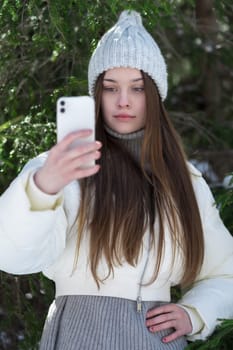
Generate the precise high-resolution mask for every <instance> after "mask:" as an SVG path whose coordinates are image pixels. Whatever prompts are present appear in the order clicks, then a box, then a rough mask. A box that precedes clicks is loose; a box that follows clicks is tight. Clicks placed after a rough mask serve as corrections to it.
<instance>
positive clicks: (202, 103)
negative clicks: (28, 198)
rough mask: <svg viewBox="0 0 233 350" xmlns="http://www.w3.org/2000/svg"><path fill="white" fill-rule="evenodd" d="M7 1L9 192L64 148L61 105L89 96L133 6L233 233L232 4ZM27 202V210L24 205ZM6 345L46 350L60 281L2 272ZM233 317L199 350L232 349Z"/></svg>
mask: <svg viewBox="0 0 233 350" xmlns="http://www.w3.org/2000/svg"><path fill="white" fill-rule="evenodd" d="M210 2H211V1H209V3H210ZM200 3H202V5H203V4H205V3H206V1H205V0H202V1H201V2H200V0H199V1H198V0H197V1H194V0H187V1H184V0H177V1H175V0H173V1H167V0H166V1H165V0H153V1H152V0H137V1H136V0H129V1H125V0H112V1H110V0H103V1H101V0H96V1H90V0H86V1H82V0H66V1H64V0H44V1H43V0H42V1H41V0H2V1H1V4H0V51H1V55H0V111H1V112H0V193H2V192H3V191H4V189H5V188H7V186H8V185H9V183H10V182H11V181H12V180H13V179H14V177H15V176H16V175H17V174H18V172H19V171H20V170H21V169H22V167H23V165H24V164H25V163H26V162H27V160H28V159H30V158H32V157H34V156H36V155H37V154H39V153H41V152H43V151H46V150H47V149H49V148H50V147H51V146H52V145H53V144H54V143H55V142H56V133H55V131H56V120H55V104H56V100H57V98H58V97H60V96H62V95H84V94H87V65H88V60H89V57H90V55H91V52H92V51H93V50H94V48H95V47H96V44H97V42H98V40H99V38H100V37H101V36H102V34H103V33H104V32H105V31H106V30H107V29H108V28H109V27H110V26H111V25H112V24H113V23H115V21H116V19H117V17H118V15H119V14H120V12H121V11H122V10H124V9H126V8H132V9H134V10H137V11H139V12H140V13H141V14H142V16H143V20H144V25H145V27H146V28H147V29H148V30H149V31H150V32H151V33H152V35H153V36H154V37H155V39H156V41H157V42H158V44H159V46H160V47H161V50H162V52H163V54H164V55H165V58H166V61H167V65H168V72H169V95H168V98H167V100H166V103H165V104H166V107H167V109H168V111H169V114H170V116H171V118H172V119H173V121H174V122H175V124H176V126H177V128H178V130H179V132H180V133H181V135H182V138H183V141H184V144H185V147H186V150H187V152H188V155H189V157H190V158H192V159H194V158H195V159H196V160H198V161H205V162H208V164H209V165H210V166H211V167H212V168H213V170H214V172H215V174H216V179H217V180H216V179H215V180H213V177H212V176H211V175H210V174H209V173H208V172H207V173H206V174H205V176H206V178H207V180H208V181H209V183H210V185H211V186H212V187H213V190H214V193H215V195H216V199H217V201H218V203H219V206H220V209H221V215H222V217H223V218H224V221H225V222H226V224H227V226H228V228H229V229H230V231H231V232H233V219H232V203H233V190H232V188H230V187H228V188H227V189H225V188H224V187H223V186H222V185H221V183H222V179H223V177H224V176H225V175H226V174H228V173H230V172H232V170H233V157H232V155H233V151H232V148H233V138H232V129H233V123H232V113H233V103H232V90H233V89H232V85H233V82H232V72H233V69H232V68H233V50H232V22H233V11H232V10H233V5H232V1H230V0H222V1H217V0H216V1H213V6H214V10H212V12H211V15H212V17H211V16H210V17H211V18H210V19H209V22H208V21H207V20H208V16H207V15H205V16H202V15H203V12H202V11H201V10H203V9H201V10H200ZM19 205H20V204H19ZM0 280H1V284H0V349H6V350H10V349H14V350H15V349H19V350H29V349H31V350H34V349H35V350H36V349H38V342H39V339H40V335H41V331H42V327H43V323H44V319H45V317H46V312H47V310H48V306H49V304H50V303H51V301H52V299H53V295H54V286H53V283H52V282H51V281H49V280H47V279H46V278H45V277H43V276H42V274H36V275H31V276H20V277H19V276H12V275H9V274H6V273H4V272H0ZM232 344H233V320H225V321H224V322H223V323H222V324H221V326H219V327H218V328H217V329H216V331H215V333H214V334H213V335H212V336H211V337H210V338H209V339H208V340H207V341H205V342H199V341H198V342H194V343H192V344H190V345H189V347H188V348H189V349H200V350H202V349H203V350H204V349H218V350H225V349H228V350H230V349H232Z"/></svg>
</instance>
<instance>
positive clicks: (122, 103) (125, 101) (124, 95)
mask: <svg viewBox="0 0 233 350" xmlns="http://www.w3.org/2000/svg"><path fill="white" fill-rule="evenodd" d="M118 106H119V107H121V108H125V107H127V108H128V107H129V106H130V101H129V94H128V92H127V91H120V93H119V98H118Z"/></svg>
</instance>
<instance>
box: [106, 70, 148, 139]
mask: <svg viewBox="0 0 233 350" xmlns="http://www.w3.org/2000/svg"><path fill="white" fill-rule="evenodd" d="M101 106H102V111H103V117H104V121H105V123H106V125H107V126H108V127H109V128H111V129H112V130H114V131H116V132H118V133H120V134H128V133H131V132H134V131H137V130H140V129H142V128H144V126H145V122H146V96H145V91H144V81H143V77H142V74H141V72H140V70H138V69H133V68H122V67H121V68H113V69H109V70H108V71H106V73H105V75H104V78H103V93H102V99H101Z"/></svg>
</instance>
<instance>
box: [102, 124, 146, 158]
mask: <svg viewBox="0 0 233 350" xmlns="http://www.w3.org/2000/svg"><path fill="white" fill-rule="evenodd" d="M104 128H105V130H106V132H107V133H108V134H109V135H110V136H112V137H114V138H116V139H117V140H118V142H120V144H121V145H122V146H123V147H125V148H126V149H127V151H128V152H129V153H130V154H131V155H132V157H133V158H134V159H135V161H136V162H137V163H138V164H140V158H141V148H142V142H143V137H144V129H141V130H138V131H135V132H132V133H129V134H120V133H118V132H116V131H115V130H112V129H110V128H109V127H108V126H107V125H105V126H104Z"/></svg>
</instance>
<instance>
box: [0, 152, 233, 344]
mask: <svg viewBox="0 0 233 350" xmlns="http://www.w3.org/2000/svg"><path fill="white" fill-rule="evenodd" d="M46 156H47V155H46V154H42V155H40V156H39V157H37V158H35V159H33V160H32V161H30V162H29V163H28V164H27V165H26V166H25V168H24V169H23V171H22V172H21V174H20V175H19V176H18V177H17V178H16V179H15V180H14V181H13V183H12V184H11V186H10V187H9V188H8V189H7V190H6V191H5V193H3V194H2V196H1V197H0V269H1V270H3V271H6V272H8V273H13V274H29V273H35V272H40V271H43V273H44V274H45V275H46V276H47V277H49V278H50V279H52V280H54V282H55V285H56V296H59V295H72V294H73V295H74V294H75V295H98V296H114V297H120V298H126V299H131V300H136V298H137V293H138V287H139V286H138V284H139V281H140V278H141V276H142V271H143V268H144V266H145V261H146V258H147V254H148V233H146V234H145V237H144V242H143V247H144V249H143V253H142V255H141V258H140V260H139V262H138V264H137V266H136V267H132V266H130V265H129V264H128V263H126V262H125V263H124V264H123V265H122V266H116V267H115V268H114V276H112V275H111V276H110V277H109V278H108V279H107V280H106V281H105V283H104V284H101V288H100V289H98V288H97V286H96V283H95V281H94V279H93V277H92V274H91V271H90V269H89V264H88V259H87V257H88V247H89V246H88V232H87V234H86V238H85V239H84V240H83V242H82V245H81V249H80V254H79V257H78V264H77V267H76V269H75V270H73V263H74V254H75V245H76V230H77V228H76V226H75V220H76V215H77V210H78V207H79V198H80V191H79V184H78V182H76V181H75V182H72V183H71V184H69V185H68V186H66V187H65V188H64V190H63V191H62V193H59V194H57V195H47V194H45V193H43V192H41V191H40V190H39V189H38V188H37V187H36V186H35V184H34V182H33V174H34V173H35V171H36V170H37V169H38V168H39V167H41V166H42V164H43V163H44V161H45V158H46ZM190 172H191V175H192V180H193V186H194V190H195V194H196V198H197V202H198V205H199V208H200V214H201V218H202V222H203V229H204V236H205V237H204V238H205V256H204V263H203V266H202V269H201V271H200V274H199V276H198V278H197V280H196V282H195V284H194V286H193V287H192V288H191V289H190V290H188V291H186V292H185V293H184V295H183V297H182V299H181V300H180V301H179V304H180V306H182V307H184V308H185V310H186V311H187V312H188V313H189V315H190V318H191V321H192V324H193V331H192V333H191V334H190V335H189V340H195V339H205V338H206V337H207V336H208V335H209V334H211V333H212V332H213V330H214V328H215V326H216V324H217V323H218V319H223V318H233V238H232V236H231V235H230V234H229V232H228V231H227V229H226V228H225V226H224V225H223V223H222V221H221V219H220V217H219V214H218V211H217V209H216V207H215V205H214V199H213V196H212V194H211V192H210V190H209V187H208V186H207V184H206V182H205V180H204V179H203V178H202V176H201V174H200V172H199V171H197V170H196V169H195V168H194V167H193V166H191V165H190ZM165 239H166V245H165V251H164V256H163V260H162V265H161V269H160V272H159V275H158V278H157V279H156V281H155V282H153V283H152V284H151V285H149V286H144V287H142V290H141V295H142V300H155V301H170V288H171V286H174V285H176V284H178V283H179V281H180V277H181V274H182V259H181V254H178V255H177V257H176V260H175V261H174V262H173V264H172V247H171V239H170V233H169V230H168V228H165ZM155 254H156V253H155V251H151V252H150V259H149V264H148V265H147V268H146V272H145V275H144V278H143V282H147V281H148V280H149V278H150V277H151V275H152V272H153V269H154V262H155V259H156V256H155ZM98 274H99V275H100V276H102V277H104V276H105V274H106V262H105V260H104V259H102V261H101V263H100V266H99V270H98ZM200 328H201V329H200Z"/></svg>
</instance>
